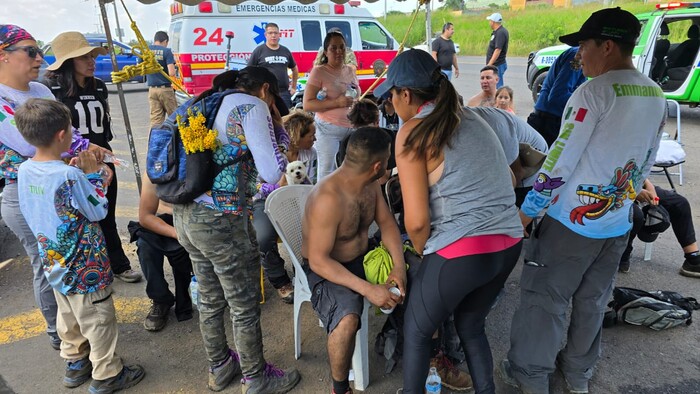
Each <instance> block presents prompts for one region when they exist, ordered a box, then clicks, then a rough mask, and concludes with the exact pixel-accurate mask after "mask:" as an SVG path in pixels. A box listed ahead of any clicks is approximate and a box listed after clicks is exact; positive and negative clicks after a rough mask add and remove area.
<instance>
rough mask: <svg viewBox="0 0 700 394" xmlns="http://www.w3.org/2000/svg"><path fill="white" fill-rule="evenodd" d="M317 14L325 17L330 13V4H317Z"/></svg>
mask: <svg viewBox="0 0 700 394" xmlns="http://www.w3.org/2000/svg"><path fill="white" fill-rule="evenodd" d="M318 12H319V14H322V15H326V14H330V13H331V5H330V4H319V5H318Z"/></svg>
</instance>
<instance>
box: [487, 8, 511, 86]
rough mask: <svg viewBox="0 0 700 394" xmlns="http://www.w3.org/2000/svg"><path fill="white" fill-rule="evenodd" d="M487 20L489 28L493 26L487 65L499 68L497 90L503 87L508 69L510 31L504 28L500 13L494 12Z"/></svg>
mask: <svg viewBox="0 0 700 394" xmlns="http://www.w3.org/2000/svg"><path fill="white" fill-rule="evenodd" d="M486 20H488V21H489V26H491V30H492V31H491V39H490V40H489V46H488V49H487V50H486V65H487V66H496V68H498V76H499V80H498V85H496V89H498V88H500V87H501V86H503V83H504V82H503V81H504V79H503V76H504V75H505V73H506V70H507V69H508V63H506V55H507V54H508V30H506V28H505V27H503V25H502V24H503V17H502V16H501V14H499V13H498V12H494V13H493V14H491V15H489V16H488V18H486Z"/></svg>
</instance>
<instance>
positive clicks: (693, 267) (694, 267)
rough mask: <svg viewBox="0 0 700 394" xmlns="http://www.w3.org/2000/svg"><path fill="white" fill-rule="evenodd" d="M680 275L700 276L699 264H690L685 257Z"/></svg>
mask: <svg viewBox="0 0 700 394" xmlns="http://www.w3.org/2000/svg"><path fill="white" fill-rule="evenodd" d="M680 273H681V275H683V276H688V277H691V278H700V264H691V263H690V262H688V259H686V260H685V261H684V262H683V266H681V271H680Z"/></svg>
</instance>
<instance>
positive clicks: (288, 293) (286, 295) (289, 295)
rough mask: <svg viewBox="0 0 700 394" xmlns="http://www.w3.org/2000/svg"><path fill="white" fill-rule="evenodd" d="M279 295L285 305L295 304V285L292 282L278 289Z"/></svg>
mask: <svg viewBox="0 0 700 394" xmlns="http://www.w3.org/2000/svg"><path fill="white" fill-rule="evenodd" d="M277 294H278V295H279V296H280V298H281V299H282V302H284V303H285V304H293V303H294V285H293V284H292V283H291V282H289V283H287V284H286V285H284V286H282V287H280V288H279V289H277Z"/></svg>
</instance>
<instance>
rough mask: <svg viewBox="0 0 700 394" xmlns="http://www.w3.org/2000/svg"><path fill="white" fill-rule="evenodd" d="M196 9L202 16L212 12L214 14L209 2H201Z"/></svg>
mask: <svg viewBox="0 0 700 394" xmlns="http://www.w3.org/2000/svg"><path fill="white" fill-rule="evenodd" d="M197 9H198V10H199V12H201V13H203V14H204V13H206V14H211V13H212V12H214V7H213V6H212V4H211V1H203V2H201V3H199V5H198V6H197Z"/></svg>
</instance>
